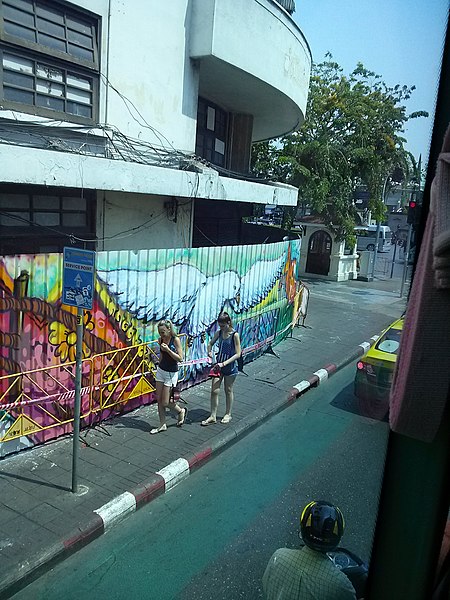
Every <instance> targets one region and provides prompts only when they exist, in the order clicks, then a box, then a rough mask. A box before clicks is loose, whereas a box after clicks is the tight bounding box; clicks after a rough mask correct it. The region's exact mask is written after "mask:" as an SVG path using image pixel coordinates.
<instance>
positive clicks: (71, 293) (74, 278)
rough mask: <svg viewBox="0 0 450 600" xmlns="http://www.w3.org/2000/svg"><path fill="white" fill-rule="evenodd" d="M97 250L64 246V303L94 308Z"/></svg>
mask: <svg viewBox="0 0 450 600" xmlns="http://www.w3.org/2000/svg"><path fill="white" fill-rule="evenodd" d="M94 273H95V252H93V251H92V250H82V249H80V248H64V255H63V298H62V302H63V304H67V305H69V306H76V307H77V308H86V309H88V310H90V309H92V299H93V296H94Z"/></svg>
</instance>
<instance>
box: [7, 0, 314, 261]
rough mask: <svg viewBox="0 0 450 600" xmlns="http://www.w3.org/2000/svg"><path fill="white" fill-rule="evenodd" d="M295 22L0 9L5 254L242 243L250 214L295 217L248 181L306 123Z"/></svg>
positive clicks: (110, 2) (121, 5) (203, 2)
mask: <svg viewBox="0 0 450 600" xmlns="http://www.w3.org/2000/svg"><path fill="white" fill-rule="evenodd" d="M292 10H293V3H292V2H287V3H286V2H276V1H274V0H177V2H169V3H162V2H159V1H157V0H127V1H125V0H77V1H76V2H73V3H72V2H65V1H59V0H0V55H1V62H2V69H1V70H0V164H1V170H0V255H8V254H19V253H40V252H42V253H49V252H50V253H51V252H60V251H61V249H62V247H64V246H66V245H70V244H71V243H72V244H75V245H79V246H84V247H88V248H92V249H95V250H99V251H101V250H122V249H124V250H138V249H140V248H170V247H181V248H188V247H191V246H192V245H196V246H201V245H208V244H203V243H202V241H205V240H209V242H210V243H221V240H222V243H223V241H224V242H225V243H243V241H244V240H243V239H242V233H241V221H242V216H244V215H249V214H251V210H252V205H253V203H261V204H271V205H285V206H289V205H291V206H292V205H295V204H296V201H297V190H296V189H295V188H292V187H290V186H286V185H282V184H276V183H274V182H261V181H258V180H255V179H254V178H252V176H251V174H250V168H249V163H250V151H251V144H252V143H253V142H256V141H261V140H265V139H269V138H275V137H277V136H280V135H283V134H286V133H289V132H291V131H293V130H295V129H296V128H298V127H299V126H300V125H301V123H302V122H303V120H304V115H305V110H306V102H307V94H308V85H309V77H310V66H311V55H310V50H309V47H308V44H307V42H306V40H305V38H304V36H303V34H302V33H301V31H300V30H299V28H298V26H297V25H296V24H295V22H294V21H293V19H292V17H291V15H290V13H291V12H292ZM224 232H226V235H224ZM221 236H222V237H221Z"/></svg>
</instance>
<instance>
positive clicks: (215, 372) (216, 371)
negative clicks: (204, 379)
mask: <svg viewBox="0 0 450 600" xmlns="http://www.w3.org/2000/svg"><path fill="white" fill-rule="evenodd" d="M221 375H222V373H221V372H220V367H219V365H218V364H217V363H216V364H214V365H213V366H212V367H211V369H210V370H209V374H208V377H220V376H221Z"/></svg>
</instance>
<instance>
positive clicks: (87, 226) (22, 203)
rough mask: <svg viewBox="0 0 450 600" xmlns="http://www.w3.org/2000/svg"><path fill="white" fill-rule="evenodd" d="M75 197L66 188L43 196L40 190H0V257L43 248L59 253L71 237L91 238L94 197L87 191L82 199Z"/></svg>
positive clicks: (38, 250)
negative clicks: (0, 255)
mask: <svg viewBox="0 0 450 600" xmlns="http://www.w3.org/2000/svg"><path fill="white" fill-rule="evenodd" d="M71 194H73V195H71ZM77 194H79V191H77V190H68V189H67V188H65V189H64V190H60V191H58V190H56V189H55V190H54V191H53V193H51V192H48V191H47V190H45V192H44V193H43V190H42V188H33V189H32V192H31V193H28V190H24V191H23V192H20V193H17V192H16V191H15V190H14V191H11V186H9V187H7V186H5V187H4V188H3V189H0V238H1V243H0V254H17V253H22V252H23V253H26V252H31V253H33V252H42V251H43V250H42V248H43V247H46V248H47V247H55V248H57V250H54V251H55V252H56V251H60V250H61V249H62V248H63V247H64V246H65V245H67V243H68V239H69V238H68V236H70V234H74V235H76V236H78V237H81V238H86V239H90V238H92V237H93V233H94V208H95V198H94V195H93V193H92V192H90V191H85V193H84V195H83V197H80V196H79V195H77ZM24 245H25V246H24ZM24 247H25V248H26V249H24Z"/></svg>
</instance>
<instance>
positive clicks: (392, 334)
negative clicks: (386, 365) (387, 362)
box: [375, 329, 402, 354]
mask: <svg viewBox="0 0 450 600" xmlns="http://www.w3.org/2000/svg"><path fill="white" fill-rule="evenodd" d="M401 333H402V332H401V330H400V329H389V331H386V333H385V334H384V335H382V336H381V338H380V339H379V340H378V342H377V343H376V344H375V350H380V351H381V352H387V353H388V354H397V351H398V348H399V346H400V336H401Z"/></svg>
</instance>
